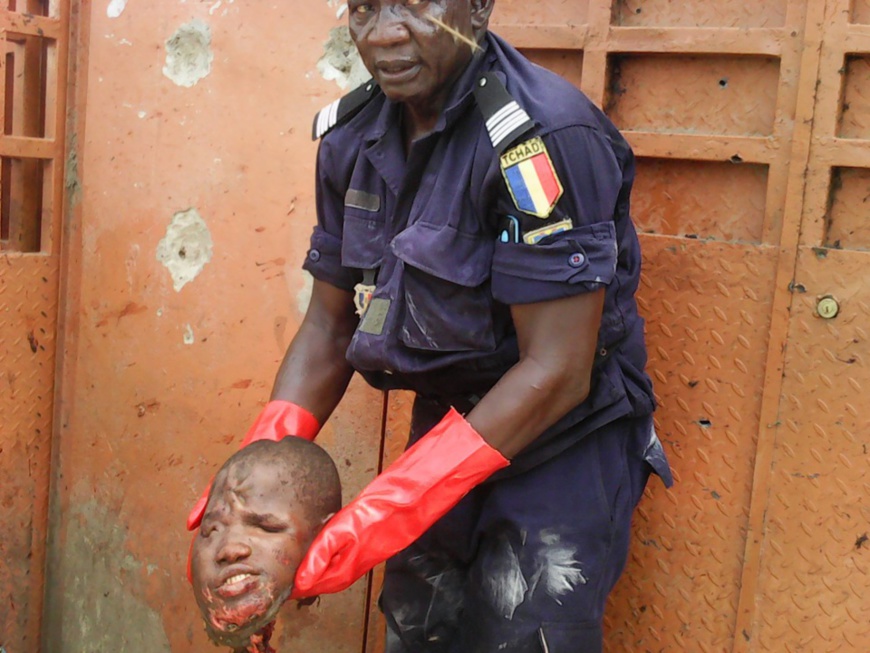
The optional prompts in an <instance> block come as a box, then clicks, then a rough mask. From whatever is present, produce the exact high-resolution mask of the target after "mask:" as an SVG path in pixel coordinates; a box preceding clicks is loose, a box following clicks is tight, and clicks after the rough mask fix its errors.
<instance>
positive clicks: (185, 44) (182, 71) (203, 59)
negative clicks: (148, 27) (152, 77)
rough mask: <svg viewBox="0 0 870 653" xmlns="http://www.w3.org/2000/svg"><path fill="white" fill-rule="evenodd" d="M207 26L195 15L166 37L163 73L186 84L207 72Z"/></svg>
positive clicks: (209, 60) (209, 55)
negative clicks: (194, 17) (169, 36)
mask: <svg viewBox="0 0 870 653" xmlns="http://www.w3.org/2000/svg"><path fill="white" fill-rule="evenodd" d="M213 60H214V54H213V53H212V51H211V29H210V28H209V26H208V25H206V24H205V23H204V22H202V21H201V20H198V19H194V20H192V21H190V22H189V23H185V24H184V25H182V26H181V27H179V28H178V30H176V32H175V34H173V35H172V37H171V38H170V39H169V40H168V41H166V65H164V66H163V74H164V75H166V76H167V77H168V78H169V79H171V80H172V81H173V82H175V83H176V84H178V85H179V86H185V87H187V88H190V87H191V86H193V85H195V84H196V83H197V82H198V81H199V80H201V79H203V78H204V77H206V76H207V75H208V74H209V73H210V72H211V62H212V61H213Z"/></svg>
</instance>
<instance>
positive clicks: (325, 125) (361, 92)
mask: <svg viewBox="0 0 870 653" xmlns="http://www.w3.org/2000/svg"><path fill="white" fill-rule="evenodd" d="M379 90H380V88H379V87H378V86H377V84H375V83H374V81H372V80H369V81H368V82H366V83H365V84H363V85H362V86H358V87H357V88H355V89H354V90H353V91H351V92H350V93H348V94H347V95H345V96H343V97H341V98H339V99H338V100H336V101H335V102H331V103H330V104H328V105H327V106H325V107H324V108H323V109H321V110H320V111H318V112H317V115H316V116H314V124H313V125H312V127H311V138H312V140H315V141H316V140H317V139H319V138H323V136H325V135H326V134H327V133H329V131H330V130H331V129H332V128H333V127H335V126H336V125H338V124H340V123H342V122H344V121H345V120H349V119H350V118H353V117H354V116H355V115H356V114H357V113H358V112H359V111H360V109H362V108H363V107H364V106H365V105H366V103H367V102H368V101H369V100H371V99H372V98H373V97H374V96H375V95H377V92H378V91H379Z"/></svg>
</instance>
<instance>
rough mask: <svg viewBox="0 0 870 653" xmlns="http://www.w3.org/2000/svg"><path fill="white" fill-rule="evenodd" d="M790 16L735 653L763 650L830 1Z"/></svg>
mask: <svg viewBox="0 0 870 653" xmlns="http://www.w3.org/2000/svg"><path fill="white" fill-rule="evenodd" d="M788 15H789V18H790V19H791V20H790V21H789V22H790V23H792V24H794V22H796V21H797V20H800V19H802V22H803V24H804V26H805V27H804V41H803V42H804V47H803V53H802V57H801V65H800V77H799V78H798V84H797V88H798V102H797V105H796V113H795V120H794V124H795V129H794V133H793V135H792V139H791V148H790V149H791V152H790V155H791V156H790V161H791V164H790V166H789V174H788V188H787V192H786V195H785V197H786V203H785V208H784V213H783V227H782V236H781V238H780V242H779V249H780V255H779V260H778V261H777V269H776V281H775V293H774V296H773V306H772V312H771V321H770V339H769V341H768V347H767V357H766V361H765V374H764V386H763V388H764V390H763V394H762V398H761V420H760V423H759V432H758V445H757V447H756V452H755V466H754V470H753V479H752V494H751V496H750V499H749V517H748V520H747V532H746V547H745V550H744V555H743V571H742V573H741V579H740V594H739V599H738V604H737V616H736V620H735V625H734V638H733V647H732V653H749V652H750V651H753V650H758V646H759V642H758V640H757V639H756V638H757V636H758V633H757V632H755V626H756V624H757V623H758V621H757V620H758V618H759V615H758V614H757V610H756V606H757V599H758V596H757V593H758V590H759V576H760V572H761V555H762V544H763V542H764V534H765V530H764V526H765V516H766V512H767V507H768V500H769V494H770V489H771V487H772V475H771V474H772V473H771V465H772V462H773V457H774V449H775V446H776V438H777V433H778V429H779V425H778V419H779V411H780V401H781V394H782V383H783V370H784V367H785V343H786V341H787V339H788V325H789V311H790V307H791V302H792V298H793V295H792V293H791V290H790V286H789V284H790V282H791V281H792V280H793V279H794V273H795V268H796V266H797V248H798V242H799V239H800V231H801V218H802V216H803V213H804V192H805V181H806V180H805V178H804V174H805V172H806V170H807V166H808V163H809V159H810V144H811V138H812V125H813V115H814V110H815V97H816V81H817V80H818V79H819V72H820V61H821V56H820V54H821V53H820V51H821V43H822V29H823V27H822V26H823V25H824V17H825V2H810V3H805V2H802V1H801V0H790V2H789V6H788Z"/></svg>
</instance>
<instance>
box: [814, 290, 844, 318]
mask: <svg viewBox="0 0 870 653" xmlns="http://www.w3.org/2000/svg"><path fill="white" fill-rule="evenodd" d="M816 311H817V312H818V314H819V317H821V318H824V319H826V320H831V319H833V318H835V317H837V313H839V312H840V304H838V303H837V300H836V299H834V298H833V297H831V296H830V295H825V296H824V297H822V298H820V299H819V302H818V304H816Z"/></svg>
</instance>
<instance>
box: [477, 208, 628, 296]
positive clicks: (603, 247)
mask: <svg viewBox="0 0 870 653" xmlns="http://www.w3.org/2000/svg"><path fill="white" fill-rule="evenodd" d="M616 258H617V250H616V228H615V226H614V224H613V223H612V222H602V223H598V224H594V225H588V226H585V227H578V228H576V229H571V230H570V231H564V232H562V233H559V234H556V235H555V236H552V237H550V238H547V239H545V240H543V241H541V243H539V244H537V245H526V244H524V243H502V242H499V243H496V244H495V252H494V254H493V261H492V269H493V272H496V273H498V274H500V275H506V276H508V277H513V278H515V279H518V280H522V279H533V280H535V281H552V282H556V283H569V284H576V283H584V282H585V283H600V284H604V285H607V284H609V283H610V282H611V281H612V280H613V277H614V275H615V274H616Z"/></svg>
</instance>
